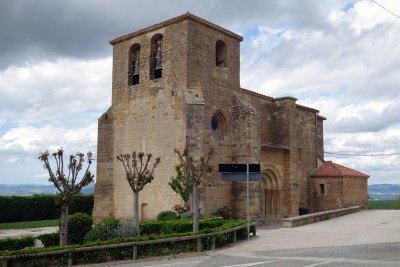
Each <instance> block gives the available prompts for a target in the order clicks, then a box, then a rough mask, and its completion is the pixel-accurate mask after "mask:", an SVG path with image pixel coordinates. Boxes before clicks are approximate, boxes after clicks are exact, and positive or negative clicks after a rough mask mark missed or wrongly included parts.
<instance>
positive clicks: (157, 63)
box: [154, 58, 162, 70]
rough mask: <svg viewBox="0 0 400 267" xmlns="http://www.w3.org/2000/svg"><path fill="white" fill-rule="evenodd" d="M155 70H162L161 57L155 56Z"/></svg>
mask: <svg viewBox="0 0 400 267" xmlns="http://www.w3.org/2000/svg"><path fill="white" fill-rule="evenodd" d="M154 69H155V70H162V60H161V58H156V67H155V68H154Z"/></svg>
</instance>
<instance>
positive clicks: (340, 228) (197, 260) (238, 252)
mask: <svg viewBox="0 0 400 267" xmlns="http://www.w3.org/2000/svg"><path fill="white" fill-rule="evenodd" d="M399 250H400V211H395V210H376V211H375V210H366V211H361V212H357V213H353V214H350V215H346V216H342V217H338V218H334V219H331V220H328V221H323V222H318V223H314V224H309V225H304V226H299V227H295V228H276V227H262V228H260V229H258V231H257V236H256V237H254V238H251V240H250V241H243V242H240V243H239V244H237V245H235V246H232V247H228V248H225V249H222V250H218V251H214V252H207V253H201V254H197V255H196V256H193V255H191V256H189V255H186V257H183V258H178V259H176V258H174V257H170V258H169V259H165V258H159V259H157V258H153V259H145V260H140V261H123V262H109V263H103V264H94V265H90V266H96V267H98V266H124V267H125V266H126V267H128V266H129V267H133V266H138V267H139V266H148V267H161V266H163V267H169V266H171V267H172V266H210V267H213V266H225V267H250V266H268V267H269V266H271V267H273V266H285V267H286V266H303V267H304V266H307V267H311V266H324V267H325V266H327V267H328V266H360V267H364V266H371V267H372V266H373V267H375V266H400V256H399V253H398V252H399Z"/></svg>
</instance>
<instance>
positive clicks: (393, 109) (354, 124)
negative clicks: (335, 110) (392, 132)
mask: <svg viewBox="0 0 400 267" xmlns="http://www.w3.org/2000/svg"><path fill="white" fill-rule="evenodd" d="M357 115H359V114H357ZM361 115H362V117H359V116H354V115H353V114H348V116H347V117H345V118H342V119H340V120H337V121H335V120H332V121H329V122H327V127H326V130H328V131H329V132H342V133H354V132H377V131H381V130H383V129H386V128H388V127H391V126H393V125H396V124H397V123H399V122H400V103H397V105H389V106H388V107H386V108H385V109H384V110H383V111H382V112H372V111H364V112H363V113H362V114H361ZM332 119H333V118H332Z"/></svg>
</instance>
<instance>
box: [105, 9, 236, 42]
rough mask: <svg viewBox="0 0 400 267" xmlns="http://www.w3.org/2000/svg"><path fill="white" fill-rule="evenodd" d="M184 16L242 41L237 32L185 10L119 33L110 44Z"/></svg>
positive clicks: (181, 18) (160, 26)
mask: <svg viewBox="0 0 400 267" xmlns="http://www.w3.org/2000/svg"><path fill="white" fill-rule="evenodd" d="M186 18H187V19H193V20H195V21H197V22H200V23H203V24H205V25H206V26H208V27H211V28H214V29H216V30H219V31H222V32H224V33H225V34H227V35H230V36H231V37H233V38H236V39H238V40H239V41H243V37H242V36H240V35H239V34H236V33H234V32H232V31H230V30H227V29H225V28H223V27H221V26H219V25H218V24H215V23H212V22H210V21H208V20H205V19H203V18H201V17H198V16H196V15H194V14H191V13H190V12H186V13H183V14H182V15H179V16H176V17H173V18H170V19H167V20H164V21H161V22H158V23H156V24H153V25H150V26H147V27H145V28H142V29H139V30H136V31H133V32H131V33H127V34H124V35H121V36H119V37H116V38H114V39H112V40H110V44H111V45H114V44H116V43H118V42H121V41H123V40H126V39H129V38H131V37H133V36H135V35H138V34H143V33H146V32H149V31H154V30H156V29H159V28H162V27H165V26H168V25H170V24H172V23H175V22H178V21H180V20H183V19H186Z"/></svg>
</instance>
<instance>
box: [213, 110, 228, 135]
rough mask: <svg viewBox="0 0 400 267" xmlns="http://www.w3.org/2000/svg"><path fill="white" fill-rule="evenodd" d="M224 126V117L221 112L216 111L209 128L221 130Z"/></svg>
mask: <svg viewBox="0 0 400 267" xmlns="http://www.w3.org/2000/svg"><path fill="white" fill-rule="evenodd" d="M224 128H225V117H224V115H222V113H221V112H217V113H215V114H214V116H212V118H211V129H212V130H213V131H214V132H216V131H221V130H223V129H224Z"/></svg>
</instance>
